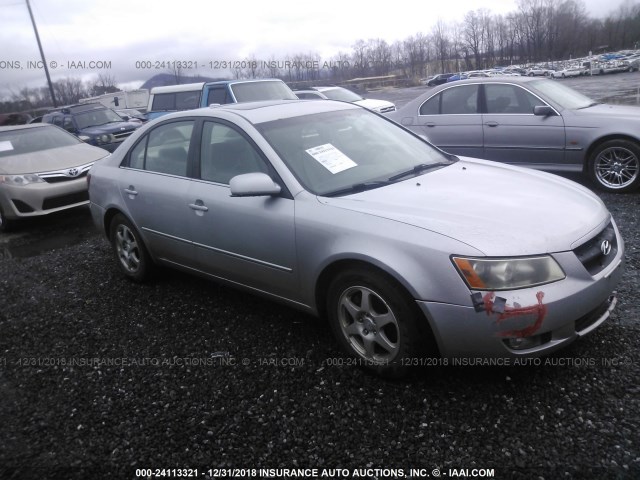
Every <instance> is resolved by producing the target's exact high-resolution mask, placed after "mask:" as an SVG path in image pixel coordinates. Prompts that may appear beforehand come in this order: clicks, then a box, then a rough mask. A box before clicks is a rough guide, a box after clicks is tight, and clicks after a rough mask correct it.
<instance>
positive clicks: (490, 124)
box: [485, 120, 499, 127]
mask: <svg viewBox="0 0 640 480" xmlns="http://www.w3.org/2000/svg"><path fill="white" fill-rule="evenodd" d="M485 125H486V126H487V127H497V126H498V125H499V124H498V122H496V121H494V120H491V121H489V122H485Z"/></svg>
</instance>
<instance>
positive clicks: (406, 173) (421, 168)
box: [389, 162, 450, 182]
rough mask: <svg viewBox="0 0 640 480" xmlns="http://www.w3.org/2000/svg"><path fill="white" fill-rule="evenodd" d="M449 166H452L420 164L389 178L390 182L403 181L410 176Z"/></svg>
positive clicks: (445, 164)
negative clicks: (403, 178)
mask: <svg viewBox="0 0 640 480" xmlns="http://www.w3.org/2000/svg"><path fill="white" fill-rule="evenodd" d="M447 165H450V164H449V163H444V162H437V163H419V164H418V165H415V166H414V167H412V168H410V169H409V170H406V171H404V172H400V173H397V174H395V175H394V176H392V177H389V181H390V182H393V181H395V180H399V179H401V178H402V177H408V176H409V175H414V176H416V175H418V174H419V173H422V172H426V171H427V170H431V169H434V168H438V167H446V166H447Z"/></svg>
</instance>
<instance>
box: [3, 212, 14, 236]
mask: <svg viewBox="0 0 640 480" xmlns="http://www.w3.org/2000/svg"><path fill="white" fill-rule="evenodd" d="M13 226H14V222H13V221H12V220H9V219H8V218H7V217H6V216H5V214H4V212H3V211H2V209H1V208H0V232H9V231H11V229H12V228H13Z"/></svg>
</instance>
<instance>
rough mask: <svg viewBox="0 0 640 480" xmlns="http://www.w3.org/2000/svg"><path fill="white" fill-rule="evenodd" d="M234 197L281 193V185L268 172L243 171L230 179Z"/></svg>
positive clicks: (265, 195)
mask: <svg viewBox="0 0 640 480" xmlns="http://www.w3.org/2000/svg"><path fill="white" fill-rule="evenodd" d="M229 187H230V188H231V196H232V197H267V196H269V197H270V196H273V195H278V194H280V191H281V190H282V189H281V188H280V185H278V184H277V183H276V182H274V181H273V180H272V179H271V177H270V176H269V175H267V174H266V173H258V172H255V173H243V174H242V175H236V176H235V177H233V178H232V179H231V180H230V181H229Z"/></svg>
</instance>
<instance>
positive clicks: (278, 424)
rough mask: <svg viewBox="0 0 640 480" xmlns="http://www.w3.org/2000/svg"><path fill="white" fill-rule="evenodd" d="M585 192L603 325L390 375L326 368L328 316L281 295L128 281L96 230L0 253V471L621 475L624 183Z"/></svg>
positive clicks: (630, 454)
mask: <svg viewBox="0 0 640 480" xmlns="http://www.w3.org/2000/svg"><path fill="white" fill-rule="evenodd" d="M602 197H603V199H604V201H605V202H606V203H607V205H608V206H609V208H610V209H611V210H612V212H613V214H614V215H615V217H616V219H617V221H618V223H619V225H620V228H621V230H622V233H623V235H624V237H625V240H626V242H627V252H628V254H627V261H628V264H627V270H626V273H625V275H624V279H623V281H622V283H621V285H620V288H619V293H620V303H619V306H618V308H617V310H616V311H615V313H614V315H613V316H612V318H611V319H610V320H609V321H608V322H606V323H605V324H604V325H603V326H602V327H601V328H600V329H598V330H596V332H594V334H592V335H591V336H588V337H586V338H584V339H582V341H579V342H577V343H575V344H574V345H572V346H571V347H570V348H569V349H567V350H565V351H563V352H562V353H560V354H558V355H556V356H554V357H552V358H551V359H550V361H552V362H554V363H556V365H545V364H544V362H543V365H539V366H510V367H441V366H430V367H424V368H422V369H420V370H419V371H417V372H416V374H415V375H414V376H413V377H412V378H410V379H408V380H404V381H401V382H391V381H386V380H382V379H380V378H377V377H374V376H372V375H370V374H368V373H366V372H364V371H362V370H360V369H359V368H356V367H352V366H348V365H342V366H336V365H333V364H334V363H336V361H334V360H333V359H341V360H338V362H340V361H345V360H346V359H345V357H344V356H343V355H342V354H341V353H340V352H339V351H338V349H337V346H336V343H335V342H334V340H333V338H332V337H331V335H330V332H329V329H328V327H327V326H326V324H325V323H324V322H323V321H319V320H317V319H314V318H311V317H308V316H305V315H301V314H300V313H298V312H296V311H294V310H291V309H289V308H286V307H282V306H280V305H277V304H274V303H271V302H269V301H266V300H262V299H260V298H257V297H253V296H250V295H247V294H245V293H242V292H238V291H236V290H232V289H228V288H226V287H222V286H218V285H217V284H215V283H212V282H209V281H206V280H201V279H198V278H193V277H189V276H186V275H182V274H179V273H175V272H163V273H161V275H160V276H159V277H158V278H157V279H156V280H155V281H154V282H152V283H150V284H145V285H137V284H132V283H130V282H128V281H126V280H124V279H122V278H120V276H119V275H118V273H117V271H116V269H115V265H114V262H113V259H112V257H111V252H110V249H109V246H108V244H107V243H106V241H105V240H104V239H103V238H102V237H100V236H98V235H97V234H95V235H93V236H90V237H89V238H87V239H85V240H82V241H80V242H79V243H77V244H75V245H71V246H69V247H68V248H64V249H58V250H53V251H50V252H47V253H43V254H41V255H38V256H35V257H28V258H5V259H4V260H3V261H2V262H0V274H1V277H0V278H1V280H0V296H1V298H3V299H4V300H3V302H2V303H3V308H2V311H0V362H1V363H0V399H1V401H0V418H1V419H2V421H1V422H0V445H1V446H2V448H0V478H16V479H25V478H94V477H95V478H98V477H101V476H103V477H105V478H135V476H136V469H139V468H196V467H197V468H199V469H200V472H204V471H205V469H207V468H223V467H235V468H320V469H322V468H347V469H350V470H352V469H357V468H373V469H375V468H402V469H406V470H405V474H406V475H408V474H409V470H408V469H409V468H425V469H427V470H428V472H431V471H432V470H433V469H436V468H438V469H440V470H441V472H442V473H443V475H442V476H443V477H449V476H454V474H455V473H456V472H459V470H455V471H450V470H449V469H461V468H464V469H473V468H492V469H495V476H496V478H545V479H550V478H638V477H639V476H640V449H639V443H640V437H639V436H638V426H639V422H638V420H639V418H640V404H639V403H640V402H639V398H640V395H639V394H640V387H639V382H638V380H639V375H638V374H639V372H640V358H639V356H638V347H639V344H640V340H639V338H640V335H639V334H640V326H639V324H638V318H639V303H640V302H638V285H639V278H638V269H639V267H640V234H639V228H638V227H639V226H638V214H637V212H638V208H639V207H640V194H630V195H602ZM91 359H99V360H91ZM116 359H127V362H128V364H126V363H124V364H123V362H122V361H121V360H116ZM65 362H66V365H65ZM116 362H118V363H117V364H116ZM70 363H74V364H73V365H69V364H70ZM558 364H560V365H558ZM363 473H366V474H369V475H367V476H366V477H365V478H389V477H385V476H384V473H385V472H375V471H367V472H363ZM200 476H201V478H202V475H200ZM255 478H257V477H255ZM425 478H426V477H425Z"/></svg>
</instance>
